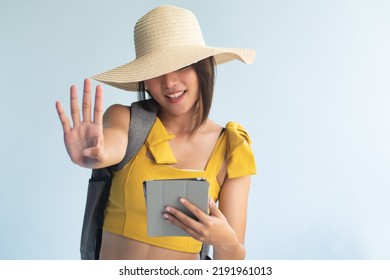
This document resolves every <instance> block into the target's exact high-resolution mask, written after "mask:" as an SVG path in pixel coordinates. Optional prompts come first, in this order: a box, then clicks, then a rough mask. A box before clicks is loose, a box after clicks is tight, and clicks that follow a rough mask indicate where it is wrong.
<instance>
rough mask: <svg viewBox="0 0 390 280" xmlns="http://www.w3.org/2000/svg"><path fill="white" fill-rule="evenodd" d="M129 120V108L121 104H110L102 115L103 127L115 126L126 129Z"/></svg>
mask: <svg viewBox="0 0 390 280" xmlns="http://www.w3.org/2000/svg"><path fill="white" fill-rule="evenodd" d="M129 122H130V110H129V107H128V106H125V105H121V104H114V105H111V106H110V107H109V108H108V109H107V110H106V112H105V113H104V116H103V125H104V127H106V128H107V127H110V128H113V127H116V128H123V129H126V130H127V129H128V127H129Z"/></svg>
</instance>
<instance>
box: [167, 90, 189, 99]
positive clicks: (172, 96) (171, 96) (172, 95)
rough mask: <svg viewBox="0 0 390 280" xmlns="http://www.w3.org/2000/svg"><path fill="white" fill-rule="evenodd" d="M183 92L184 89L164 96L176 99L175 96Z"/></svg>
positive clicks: (177, 96)
mask: <svg viewBox="0 0 390 280" xmlns="http://www.w3.org/2000/svg"><path fill="white" fill-rule="evenodd" d="M184 93H185V91H179V92H175V93H171V94H167V95H166V97H168V98H170V99H176V98H179V97H180V96H182V95H183V94H184Z"/></svg>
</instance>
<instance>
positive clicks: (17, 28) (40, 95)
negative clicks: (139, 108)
mask: <svg viewBox="0 0 390 280" xmlns="http://www.w3.org/2000/svg"><path fill="white" fill-rule="evenodd" d="M206 3H207V4H206ZM160 4H174V5H178V6H181V7H184V8H188V9H190V10H192V11H193V12H194V13H195V14H196V15H197V17H198V19H199V21H200V24H201V26H202V29H203V32H204V37H205V40H206V42H207V43H208V44H209V45H211V46H222V47H252V48H255V49H256V50H257V60H256V63H255V64H253V65H250V66H247V65H244V64H242V63H239V62H232V63H229V64H226V65H222V66H221V67H219V68H218V72H217V85H216V97H215V102H214V105H213V108H212V110H213V111H212V114H211V117H212V118H213V119H214V120H215V121H217V122H219V123H220V124H225V123H227V122H228V121H230V120H234V121H237V122H240V123H241V124H242V125H243V126H244V127H245V128H246V129H247V130H248V131H249V132H250V135H251V137H252V140H253V150H254V151H255V153H256V160H257V164H258V169H259V175H257V176H256V177H254V179H253V185H252V188H251V192H250V205H249V217H248V227H247V239H246V247H247V258H248V259H390V242H389V236H390V225H389V216H390V188H389V187H390V145H389V144H390V110H389V108H390V16H389V15H390V2H389V1H385V0H383V1H379V0H367V1H362V0H356V1H352V0H351V1H342V0H330V1H303V0H300V1H287V0H275V1H249V0H240V1H226V0H224V1H221V0H218V1H124V0H122V1H120V0H115V1H96V0H94V1H92V0H88V1H75V0H72V1H49V0H47V1H43V0H41V1H21V0H14V1H1V4H0V32H1V33H0V48H1V52H0V77H1V78H0V79H1V80H0V81H1V102H0V104H1V110H0V120H1V131H2V132H1V137H0V156H1V169H0V170H1V182H0V200H1V202H0V259H78V258H79V252H78V248H79V237H80V229H81V223H82V218H83V211H84V205H85V195H86V186H87V180H88V178H89V174H90V171H89V170H86V169H83V168H80V167H78V166H75V165H73V164H72V163H71V162H70V160H69V159H68V156H67V154H66V151H65V148H64V146H63V139H62V128H61V126H60V122H59V121H58V118H57V115H56V111H55V107H54V103H55V101H56V100H61V101H62V102H63V103H64V105H65V107H66V108H67V111H68V112H69V105H68V94H69V87H70V85H71V84H73V83H75V84H77V85H78V86H79V87H81V86H82V81H83V79H84V78H85V77H88V76H92V75H93V74H96V73H99V72H102V71H105V70H108V69H110V68H112V67H115V66H118V65H120V64H123V63H126V62H128V61H130V60H132V59H133V58H134V48H133V35H132V29H133V26H134V24H135V22H136V20H137V19H138V18H139V17H140V16H142V15H143V14H145V13H146V12H147V11H149V10H150V9H152V8H153V7H155V6H157V5H160ZM134 100H136V95H135V94H131V93H126V92H124V91H120V90H117V89H114V88H110V87H108V86H105V106H106V107H107V106H109V105H110V104H113V103H126V104H129V103H130V102H132V101H134Z"/></svg>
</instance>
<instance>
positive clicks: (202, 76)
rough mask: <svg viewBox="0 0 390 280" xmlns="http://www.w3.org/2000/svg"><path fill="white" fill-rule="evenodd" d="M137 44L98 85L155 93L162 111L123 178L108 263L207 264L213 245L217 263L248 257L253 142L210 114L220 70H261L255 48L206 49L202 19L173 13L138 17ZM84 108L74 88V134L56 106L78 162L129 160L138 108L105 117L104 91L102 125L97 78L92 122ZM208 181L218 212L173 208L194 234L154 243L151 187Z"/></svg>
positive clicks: (109, 211) (112, 216)
mask: <svg viewBox="0 0 390 280" xmlns="http://www.w3.org/2000/svg"><path fill="white" fill-rule="evenodd" d="M134 41H135V49H136V59H135V60H134V61H132V62H130V63H128V64H125V65H123V66H121V67H117V68H115V69H113V70H110V71H107V72H105V73H102V74H99V75H96V76H95V77H93V78H94V79H96V80H98V81H101V82H104V83H106V84H109V85H112V86H115V87H118V88H120V89H125V90H130V91H137V90H139V91H140V93H141V96H145V95H146V94H148V95H150V97H151V98H152V99H154V101H155V102H156V103H157V104H158V108H159V109H158V113H157V118H156V121H155V123H154V125H153V127H152V129H151V131H150V133H149V135H148V137H147V139H146V140H145V143H144V145H143V146H142V147H141V149H140V151H139V152H138V154H137V155H136V156H135V157H134V158H133V159H132V160H131V161H130V162H129V163H128V164H127V165H126V166H125V167H124V168H123V169H121V170H119V171H118V172H116V173H115V174H114V177H113V182H112V186H111V192H110V197H109V201H108V204H107V207H106V211H105V218H104V227H103V229H104V230H103V238H102V247H101V251H100V258H101V259H198V258H199V251H200V248H201V244H202V243H206V244H210V245H212V246H213V258H214V259H244V258H245V247H244V238H245V228H246V216H247V214H246V211H247V201H248V192H249V187H250V175H253V174H255V173H256V167H255V162H254V157H253V154H252V151H251V148H250V145H249V144H250V139H249V136H248V135H247V133H246V132H245V130H244V129H243V128H242V127H241V126H240V125H238V124H236V123H233V122H229V123H228V124H227V125H226V127H225V128H223V127H221V126H220V125H218V124H216V123H214V122H213V121H211V120H210V119H209V118H208V114H209V110H210V107H211V102H212V96H213V85H214V65H215V64H220V63H224V62H227V61H230V60H233V59H239V60H241V61H243V62H245V63H252V62H253V60H254V51H253V50H249V49H228V48H212V47H208V46H206V45H205V43H204V41H203V37H202V33H201V30H200V27H199V24H198V22H197V19H196V18H195V16H194V15H193V14H192V13H191V12H189V11H187V10H184V9H181V8H177V7H173V6H161V7H157V8H155V9H153V10H152V11H150V12H149V13H147V14H146V15H144V16H143V17H142V18H141V19H140V20H138V22H137V24H136V26H135V29H134ZM77 103H78V102H77V94H76V88H75V87H74V86H72V87H71V116H72V120H73V127H71V125H70V122H69V120H68V118H67V116H66V114H65V113H64V110H63V109H62V106H61V104H60V103H59V102H57V104H56V108H57V112H58V115H59V118H60V120H61V123H62V126H63V129H64V138H65V146H66V148H67V151H68V153H69V156H70V158H71V160H72V161H73V162H74V163H75V164H78V165H80V166H83V167H87V168H101V167H106V166H111V165H114V164H117V163H118V162H120V161H121V160H122V158H123V157H124V155H125V152H126V147H127V142H128V130H129V119H130V117H131V113H130V111H129V110H128V107H127V106H122V105H113V106H111V107H110V108H108V109H107V111H106V112H105V113H104V116H103V89H102V87H101V86H100V85H98V86H97V87H96V94H95V106H94V112H93V116H94V117H93V120H92V119H91V110H92V109H91V82H90V80H89V79H86V80H85V81H84V95H83V101H82V116H83V119H82V120H81V117H80V112H79V107H78V104H77ZM199 177H202V178H205V179H206V180H207V181H208V182H209V184H210V191H209V196H210V200H209V214H205V213H204V212H202V211H201V210H200V209H198V208H197V207H196V206H195V205H194V204H192V203H191V202H190V201H188V200H186V199H183V198H182V199H180V202H181V203H182V204H183V205H184V206H185V207H186V208H188V209H189V211H190V212H192V213H193V214H194V215H195V216H196V218H197V219H196V220H195V219H192V218H190V217H189V216H187V215H185V214H184V213H182V212H180V211H179V210H177V209H175V208H173V207H170V206H167V207H166V208H165V211H164V213H163V214H162V215H163V217H164V218H165V219H166V221H167V222H168V223H172V224H173V225H175V226H178V227H180V228H181V229H183V230H184V231H186V232H187V233H188V234H189V235H190V236H189V237H177V236H173V237H171V236H170V237H151V236H148V235H147V229H146V205H145V200H144V198H143V192H142V183H143V182H144V181H146V180H153V179H176V178H199ZM216 201H219V204H218V206H217V205H216Z"/></svg>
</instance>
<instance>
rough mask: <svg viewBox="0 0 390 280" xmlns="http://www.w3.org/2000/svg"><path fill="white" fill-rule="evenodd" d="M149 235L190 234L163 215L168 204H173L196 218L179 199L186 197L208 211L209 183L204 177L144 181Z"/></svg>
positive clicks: (204, 210)
mask: <svg viewBox="0 0 390 280" xmlns="http://www.w3.org/2000/svg"><path fill="white" fill-rule="evenodd" d="M144 193H145V199H146V212H147V226H148V235H149V236H188V234H187V233H186V232H185V231H184V230H182V229H181V228H179V227H177V226H175V225H174V224H170V223H168V222H167V221H166V220H165V218H164V217H163V213H164V209H165V207H166V206H172V207H175V208H177V209H179V210H180V211H182V212H183V213H185V214H186V215H188V216H190V217H192V218H194V219H196V218H195V217H194V216H193V215H192V214H191V212H190V211H189V210H188V209H187V208H185V207H184V206H183V205H182V204H181V203H180V201H179V199H180V198H181V197H184V198H186V199H188V200H189V201H191V202H192V203H193V204H195V205H197V206H198V207H199V208H200V209H201V210H202V211H203V212H205V213H208V200H209V183H208V182H207V181H206V180H203V179H198V178H194V179H173V180H153V181H145V182H144Z"/></svg>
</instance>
